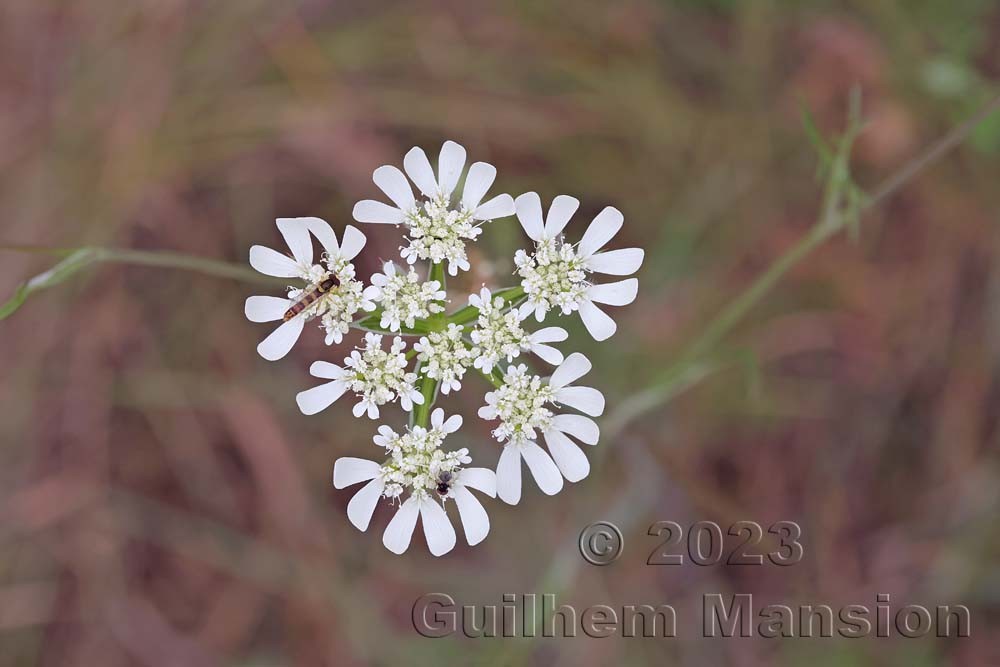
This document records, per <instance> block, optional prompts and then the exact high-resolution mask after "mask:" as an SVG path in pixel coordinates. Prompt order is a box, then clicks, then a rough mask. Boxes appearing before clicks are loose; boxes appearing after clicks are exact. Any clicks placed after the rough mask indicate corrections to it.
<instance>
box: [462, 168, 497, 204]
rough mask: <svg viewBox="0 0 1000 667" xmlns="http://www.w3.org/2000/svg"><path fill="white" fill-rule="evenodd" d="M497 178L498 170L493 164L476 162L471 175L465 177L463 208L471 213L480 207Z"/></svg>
mask: <svg viewBox="0 0 1000 667" xmlns="http://www.w3.org/2000/svg"><path fill="white" fill-rule="evenodd" d="M496 177H497V168H496V167H494V166H493V165H492V164H487V163H485V162H476V163H474V164H473V165H472V166H471V167H469V175H468V176H466V177H465V187H464V188H463V189H462V206H464V207H465V208H467V209H469V210H470V211H471V210H473V209H475V208H476V207H477V206H479V202H481V201H482V200H483V197H485V196H486V192H487V190H489V189H490V186H491V185H493V181H494V180H496Z"/></svg>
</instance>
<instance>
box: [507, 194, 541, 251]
mask: <svg viewBox="0 0 1000 667" xmlns="http://www.w3.org/2000/svg"><path fill="white" fill-rule="evenodd" d="M514 209H515V210H516V211H517V219H518V221H520V223H521V227H523V228H524V233H525V234H527V235H528V238H529V239H531V240H532V241H541V240H542V236H543V235H544V233H545V225H544V223H543V222H542V200H541V199H540V198H539V197H538V193H537V192H525V193H524V194H523V195H521V196H519V197H518V198H517V199H515V200H514Z"/></svg>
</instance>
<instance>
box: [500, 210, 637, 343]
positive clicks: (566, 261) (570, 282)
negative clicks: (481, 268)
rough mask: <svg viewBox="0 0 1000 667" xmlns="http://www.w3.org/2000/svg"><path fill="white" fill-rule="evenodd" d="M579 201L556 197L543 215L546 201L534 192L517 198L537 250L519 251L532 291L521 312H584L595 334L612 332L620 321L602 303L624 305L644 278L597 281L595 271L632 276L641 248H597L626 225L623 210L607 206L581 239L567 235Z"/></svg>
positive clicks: (523, 276) (524, 281)
mask: <svg viewBox="0 0 1000 667" xmlns="http://www.w3.org/2000/svg"><path fill="white" fill-rule="evenodd" d="M579 205H580V202H579V201H578V200H577V199H575V198H573V197H568V196H566V195H559V196H558V197H556V198H555V199H553V200H552V205H551V206H550V207H549V212H548V215H547V216H546V217H545V220H544V222H543V220H542V203H541V200H540V199H539V197H538V195H537V194H536V193H534V192H527V193H525V194H523V195H521V196H520V197H518V198H517V199H516V200H515V208H516V210H517V218H518V220H520V222H521V226H522V227H523V228H524V231H525V232H526V233H527V235H528V237H529V238H531V240H532V241H534V242H535V250H534V252H533V253H530V254H529V253H527V252H525V251H523V250H518V251H517V254H516V255H515V257H514V263H515V264H516V265H517V273H518V275H520V276H521V286H522V287H523V288H524V291H525V293H526V294H527V295H528V296H527V299H526V300H525V302H524V303H523V304H522V305H521V307H520V309H519V314H520V316H521V318H522V319H523V318H525V317H527V316H528V315H530V314H531V313H532V312H534V314H535V318H536V319H537V320H538V321H539V322H541V321H542V319H543V318H544V317H545V314H546V313H548V312H549V311H550V310H552V309H554V308H559V309H560V310H561V311H562V314H563V315H569V314H571V313H572V312H574V311H579V312H580V319H582V320H583V324H584V326H586V327H587V331H588V332H590V335H591V336H593V337H594V340H605V339H607V338H609V337H611V336H612V335H613V334H614V333H615V330H616V329H617V325H616V324H615V321H614V320H613V319H611V317H609V316H608V314H607V313H605V312H604V311H603V310H601V309H600V308H598V307H597V306H596V305H594V304H597V303H600V304H604V305H608V306H625V305H627V304H630V303H632V301H634V300H635V296H636V292H637V290H638V288H639V281H638V280H636V279H635V278H629V279H627V280H620V281H618V282H613V283H605V284H593V283H592V282H591V281H590V280H589V275H590V274H592V273H603V274H606V275H611V276H627V275H631V274H633V273H635V272H636V271H638V270H639V267H640V266H641V265H642V259H643V251H642V249H641V248H623V249H620V250H609V251H605V252H598V251H599V250H600V249H601V248H603V247H604V245H605V244H606V243H607V242H608V241H610V240H611V239H612V238H613V237H614V236H615V234H617V233H618V230H620V229H621V227H622V222H623V221H624V216H622V214H621V211H619V210H618V209H616V208H614V207H612V206H607V207H605V208H604V210H602V211H601V212H600V213H598V214H597V216H596V217H595V218H594V219H593V221H592V222H591V223H590V226H589V227H588V228H587V231H585V232H584V233H583V237H582V238H581V239H580V242H579V243H577V244H576V245H573V244H570V243H567V242H565V241H564V240H563V239H562V231H563V229H565V227H566V225H567V223H569V220H570V218H571V217H573V214H574V213H575V212H576V209H577V207H578V206H579Z"/></svg>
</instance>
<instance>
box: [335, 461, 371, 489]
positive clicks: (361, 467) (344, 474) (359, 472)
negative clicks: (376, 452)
mask: <svg viewBox="0 0 1000 667" xmlns="http://www.w3.org/2000/svg"><path fill="white" fill-rule="evenodd" d="M379 469H380V466H379V464H377V463H375V462H374V461H369V460H368V459H359V458H355V457H353V456H344V457H342V458H339V459H337V462H336V463H334V464H333V487H334V488H336V489H343V488H344V487H347V486H353V485H355V484H360V483H361V482H367V481H368V480H370V479H375V478H376V477H378V472H379Z"/></svg>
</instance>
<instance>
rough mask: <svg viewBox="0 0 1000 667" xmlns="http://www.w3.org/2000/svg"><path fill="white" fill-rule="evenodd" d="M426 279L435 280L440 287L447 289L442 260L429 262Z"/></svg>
mask: <svg viewBox="0 0 1000 667" xmlns="http://www.w3.org/2000/svg"><path fill="white" fill-rule="evenodd" d="M427 280H436V281H438V283H439V284H440V285H441V289H443V290H447V289H448V286H447V283H448V279H447V278H446V277H445V272H444V262H433V263H431V268H430V271H429V272H428V275H427Z"/></svg>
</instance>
